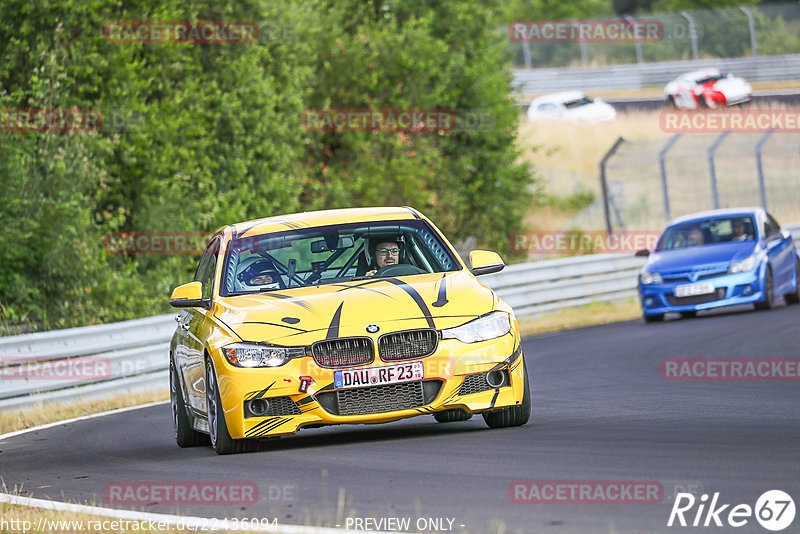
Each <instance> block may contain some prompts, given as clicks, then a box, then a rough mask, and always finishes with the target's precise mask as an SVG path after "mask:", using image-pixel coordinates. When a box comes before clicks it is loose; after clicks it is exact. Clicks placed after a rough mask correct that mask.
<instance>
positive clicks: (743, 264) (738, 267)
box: [728, 254, 756, 273]
mask: <svg viewBox="0 0 800 534" xmlns="http://www.w3.org/2000/svg"><path fill="white" fill-rule="evenodd" d="M755 267H756V257H755V255H753V254H751V255H749V256H747V257H746V258H745V259H743V260H742V261H737V262H736V263H732V264H731V267H730V269H728V272H729V273H744V272H747V271H752V270H753V269H755Z"/></svg>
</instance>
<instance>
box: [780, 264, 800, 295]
mask: <svg viewBox="0 0 800 534" xmlns="http://www.w3.org/2000/svg"><path fill="white" fill-rule="evenodd" d="M784 298H785V299H786V304H797V303H798V302H800V258H797V259H796V260H795V262H794V291H790V292H789V293H786V295H785V297H784Z"/></svg>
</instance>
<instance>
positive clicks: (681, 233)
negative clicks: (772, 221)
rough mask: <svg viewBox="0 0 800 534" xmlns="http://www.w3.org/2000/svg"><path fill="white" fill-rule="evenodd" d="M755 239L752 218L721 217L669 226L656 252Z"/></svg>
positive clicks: (659, 241)
mask: <svg viewBox="0 0 800 534" xmlns="http://www.w3.org/2000/svg"><path fill="white" fill-rule="evenodd" d="M755 238H756V232H755V225H754V224H753V218H752V217H748V216H740V217H721V218H715V219H707V220H700V221H690V222H686V223H680V224H676V225H674V226H670V227H669V228H667V229H666V230H665V231H664V234H663V235H662V236H661V239H659V240H658V245H657V246H656V250H673V249H677V248H686V247H701V246H705V245H712V244H715V243H726V242H732V241H733V242H735V241H752V240H753V239H755Z"/></svg>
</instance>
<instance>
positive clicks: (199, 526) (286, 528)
mask: <svg viewBox="0 0 800 534" xmlns="http://www.w3.org/2000/svg"><path fill="white" fill-rule="evenodd" d="M167 402H169V401H156V402H149V403H147V404H140V405H139V406H131V407H128V408H119V409H117V410H109V411H107V412H100V413H95V414H91V415H83V416H81V417H73V418H72V419H65V420H64V421H57V422H55V423H47V424H46V425H40V426H35V427H33V428H26V429H24V430H16V431H14V432H8V433H6V434H2V435H0V441H3V440H4V439H8V438H11V437H14V436H19V435H22V434H27V433H29V432H36V431H38V430H44V429H47V428H53V427H56V426H61V425H68V424H70V423H75V422H77V421H85V420H87V419H94V418H95V417H103V416H106V415H112V414H117V413H122V412H129V411H131V410H138V409H140V408H149V407H150V406H157V405H159V404H165V403H167ZM0 503H8V504H16V505H19V506H29V507H32V508H43V509H45V510H54V511H57V512H73V513H81V514H90V515H95V516H102V517H113V518H116V519H125V520H128V521H153V522H162V523H165V524H167V525H169V526H170V527H175V528H179V529H180V530H183V529H186V530H203V531H209V530H211V527H213V526H215V525H220V527H219V528H218V529H217V530H220V531H222V530H225V531H229V530H237V529H233V528H231V525H229V524H228V526H227V527H225V528H223V527H222V525H225V524H226V523H229V522H226V521H225V520H224V519H218V518H214V517H196V516H182V515H170V514H157V513H151V512H137V511H134V510H118V509H116V508H103V507H99V506H89V505H85V504H72V503H66V502H60V501H49V500H45V499H34V498H31V497H22V496H20V495H11V494H9V493H0ZM191 523H193V524H194V528H190V524H191ZM238 530H243V531H245V532H276V533H278V534H340V533H342V532H347V531H346V530H343V529H340V528H330V527H311V526H304V525H276V526H274V527H273V526H272V525H271V524H270V526H265V525H262V526H259V527H257V528H246V529H238ZM372 532H373V534H388V533H381V532H375V531H372Z"/></svg>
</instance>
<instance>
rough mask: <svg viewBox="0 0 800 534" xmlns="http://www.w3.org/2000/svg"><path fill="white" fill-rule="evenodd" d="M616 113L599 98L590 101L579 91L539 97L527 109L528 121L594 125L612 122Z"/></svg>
mask: <svg viewBox="0 0 800 534" xmlns="http://www.w3.org/2000/svg"><path fill="white" fill-rule="evenodd" d="M616 116H617V111H616V110H615V109H614V107H613V106H612V105H611V104H608V103H606V102H603V101H602V100H600V99H599V98H597V99H594V100H593V99H591V98H589V97H588V96H586V95H585V94H584V93H583V92H581V91H564V92H561V93H551V94H548V95H544V96H540V97H539V98H536V99H534V101H533V102H531V105H530V106H529V107H528V120H531V121H537V120H556V121H565V122H577V123H595V122H605V121H610V120H614V118H616Z"/></svg>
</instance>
